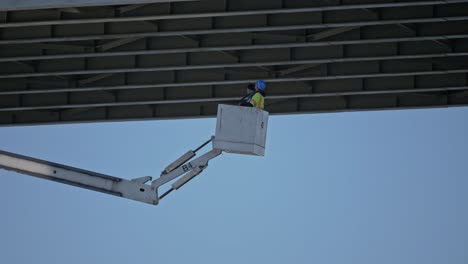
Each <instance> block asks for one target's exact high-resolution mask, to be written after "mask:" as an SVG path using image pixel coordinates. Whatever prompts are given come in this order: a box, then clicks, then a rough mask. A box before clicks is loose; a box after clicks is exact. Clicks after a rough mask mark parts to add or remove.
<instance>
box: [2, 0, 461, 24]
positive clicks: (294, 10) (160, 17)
mask: <svg viewBox="0 0 468 264" xmlns="http://www.w3.org/2000/svg"><path fill="white" fill-rule="evenodd" d="M466 2H468V0H442V1H412V2H402V3H394V2H392V3H371V4H360V5H335V6H322V7H309V8H289V9H267V10H250V11H234V12H210V13H192V14H172V15H153V16H132V17H110V18H92V19H67V20H48V21H27V22H12V23H5V24H0V28H2V27H28V26H47V25H69V24H94V23H109V22H131V21H146V20H172V19H187V18H206V17H230V16H249V15H268V14H293V13H304V12H324V11H338V10H354V9H366V8H392V7H410V6H426V5H447V4H456V3H466ZM114 3H115V2H114Z"/></svg>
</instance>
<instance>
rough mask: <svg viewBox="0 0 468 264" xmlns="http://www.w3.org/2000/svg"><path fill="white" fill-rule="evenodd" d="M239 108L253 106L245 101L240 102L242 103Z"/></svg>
mask: <svg viewBox="0 0 468 264" xmlns="http://www.w3.org/2000/svg"><path fill="white" fill-rule="evenodd" d="M240 106H248V107H253V104H252V103H251V102H248V101H247V100H242V102H241V103H240Z"/></svg>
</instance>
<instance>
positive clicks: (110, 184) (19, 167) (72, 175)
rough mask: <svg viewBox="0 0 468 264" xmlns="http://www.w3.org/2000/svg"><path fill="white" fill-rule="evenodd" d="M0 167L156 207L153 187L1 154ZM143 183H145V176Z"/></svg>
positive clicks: (12, 154) (155, 195)
mask: <svg viewBox="0 0 468 264" xmlns="http://www.w3.org/2000/svg"><path fill="white" fill-rule="evenodd" d="M0 168H2V169H6V170H11V171H16V172H19V173H22V174H25V175H30V176H35V177H39V178H42V179H46V180H51V181H56V182H60V183H64V184H68V185H73V186H76V187H81V188H85V189H89V190H93V191H97V192H102V193H106V194H111V195H115V196H120V197H122V198H127V199H131V200H135V201H139V202H143V203H148V204H154V205H156V204H158V197H157V192H156V190H155V188H153V187H152V186H150V185H146V184H144V183H143V181H144V180H143V179H142V178H139V179H136V180H135V181H129V180H126V179H122V178H118V177H113V176H108V175H104V174H100V173H96V172H92V171H86V170H82V169H78V168H73V167H69V166H66V165H62V164H57V163H52V162H49V161H44V160H39V159H34V158H31V157H26V156H21V155H18V154H14V153H9V152H6V151H0ZM145 180H148V178H147V177H145Z"/></svg>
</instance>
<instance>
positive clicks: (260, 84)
mask: <svg viewBox="0 0 468 264" xmlns="http://www.w3.org/2000/svg"><path fill="white" fill-rule="evenodd" d="M255 84H256V85H257V87H258V89H259V90H260V91H265V88H266V83H265V81H263V80H258V81H256V82H255Z"/></svg>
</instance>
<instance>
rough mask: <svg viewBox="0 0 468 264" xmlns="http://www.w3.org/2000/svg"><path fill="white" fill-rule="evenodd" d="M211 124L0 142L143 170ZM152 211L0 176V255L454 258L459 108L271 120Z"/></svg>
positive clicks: (461, 200)
mask: <svg viewBox="0 0 468 264" xmlns="http://www.w3.org/2000/svg"><path fill="white" fill-rule="evenodd" d="M214 126H215V120H214V119H200V120H178V121H155V122H130V123H127V122H125V123H104V124H80V125H55V126H33V127H13V128H3V127H2V128H0V149H3V150H7V151H11V152H16V153H20V154H24V155H31V156H34V157H38V158H41V159H47V160H51V161H55V162H59V163H64V164H68V165H71V166H76V167H81V168H85V169H90V170H95V171H98V172H102V173H106V174H110V175H115V176H119V177H123V178H128V179H130V178H135V177H140V176H146V175H152V176H157V175H158V174H159V172H160V171H161V170H162V169H163V168H164V167H165V166H166V165H167V164H168V163H170V162H172V161H173V159H175V158H177V157H178V156H179V155H181V154H183V153H184V152H185V151H187V150H188V149H190V148H195V147H197V146H198V145H199V143H202V142H203V141H204V140H206V139H208V138H209V136H210V135H211V134H212V133H213V131H214ZM267 141H268V142H267V153H266V157H264V158H260V157H250V156H241V155H235V154H223V155H222V156H221V157H219V158H218V159H215V160H214V161H212V162H211V163H210V167H209V168H208V169H207V170H206V171H205V172H204V173H203V174H202V175H200V176H199V177H198V178H196V179H195V180H193V181H191V182H190V183H189V184H188V185H186V186H184V187H183V188H182V189H181V190H179V191H176V192H174V193H172V194H171V195H170V196H168V197H167V198H166V199H164V200H162V201H161V204H160V205H158V206H157V207H154V206H150V205H146V204H142V203H138V202H134V201H131V200H126V199H121V198H117V197H113V196H108V195H105V194H101V193H95V192H92V191H88V190H84V189H79V188H75V187H70V186H67V185H62V184H59V183H55V182H49V181H45V180H41V179H37V178H33V177H29V176H23V175H19V174H16V173H12V172H7V171H4V170H0V212H1V213H0V216H1V217H0V263H5V264H7V263H8V264H11V263H35V264H40V263H44V264H45V263H47V264H51V263H60V264H63V263H66V264H75V263H80V264H83V263H87V264H89V263H113V264H120V263H164V264H169V263H223V264H224V263H232V264H240V263H268V264H276V263H282V264H283V263H295V264H297V263H307V264H309V263H320V264H347V263H359V264H375V263H378V264H387V263H388V264H396V263H398V264H418V263H424V264H431V263H440V264H447V263H449V264H466V263H468V206H467V204H468V191H467V190H468V108H451V109H432V110H407V111H384V112H357V113H339V114H316V115H296V116H293V115H291V116H274V117H271V118H270V124H269V131H268V140H267Z"/></svg>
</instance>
